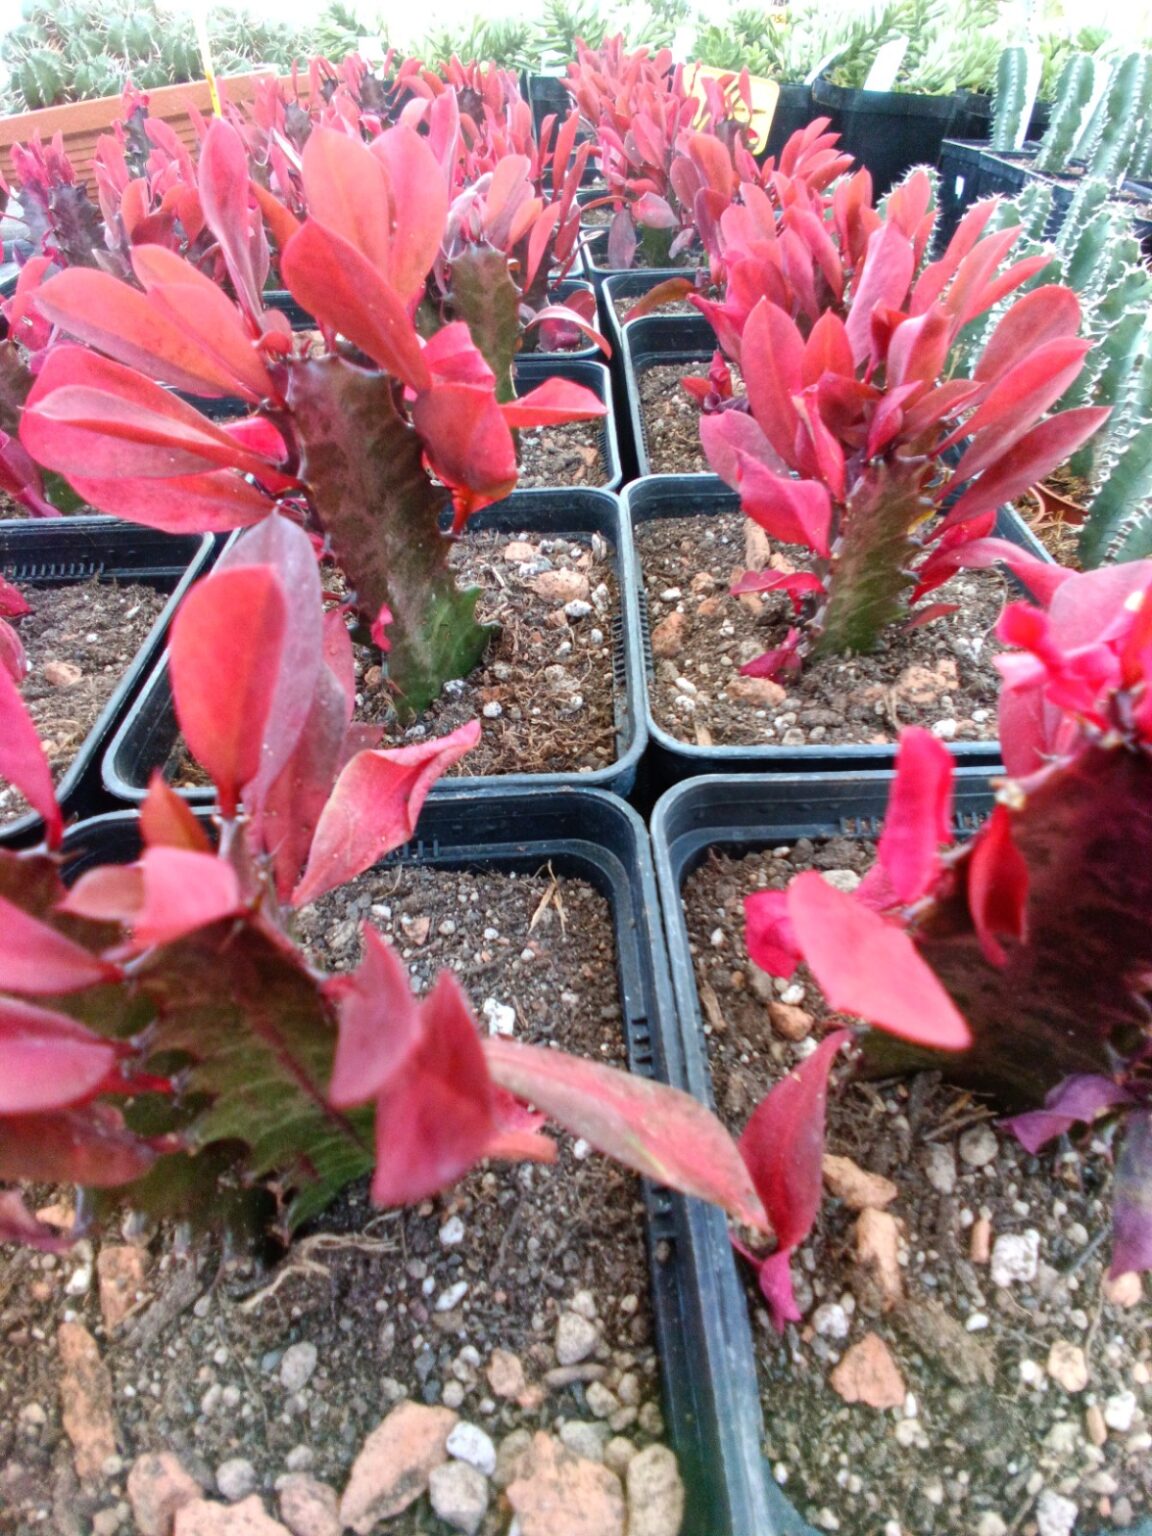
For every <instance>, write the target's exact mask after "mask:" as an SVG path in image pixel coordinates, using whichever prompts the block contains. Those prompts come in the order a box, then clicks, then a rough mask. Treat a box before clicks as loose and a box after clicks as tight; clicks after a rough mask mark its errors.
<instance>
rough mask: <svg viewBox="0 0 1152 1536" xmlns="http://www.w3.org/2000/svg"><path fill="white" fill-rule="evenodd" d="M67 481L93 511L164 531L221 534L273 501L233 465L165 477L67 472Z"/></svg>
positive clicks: (248, 521) (252, 519)
mask: <svg viewBox="0 0 1152 1536" xmlns="http://www.w3.org/2000/svg"><path fill="white" fill-rule="evenodd" d="M68 483H69V484H70V485H71V486H72V489H73V490H74V491H75V492H76V494H77V495H78V496H80V497H81V499H82V500H84V501H86V502H87V503H88V504H89V505H90V506H93V507H95V508H96V510H97V511H99V512H108V513H110V514H111V515H112V516H114V517H122V518H125V519H126V520H127V521H128V522H130V523H141V524H143V526H144V527H145V528H159V529H161V530H162V531H163V532H165V533H225V532H227V531H229V530H230V529H233V528H250V527H252V525H253V524H254V523H258V522H260V521H262V519H264V518H265V517H267V516H268V515H269V513H270V512H273V511H275V502H273V501H272V500H271V499H270V498H269V497H268V496H267V495H266V494H265V493H264V492H263V491H262V490H260V489H258V487H256V486H254V485H251V484H249V482H248V480H247V479H245V477H244V475H243V474H241V472H240V471H239V470H237V469H214V470H209V471H208V472H207V473H206V474H203V475H173V476H172V478H171V479H170V480H167V479H165V480H159V479H134V478H131V477H123V476H117V477H114V478H112V479H108V480H90V479H88V478H87V477H86V476H85V475H77V474H70V475H69V476H68Z"/></svg>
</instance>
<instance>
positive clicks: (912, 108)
mask: <svg viewBox="0 0 1152 1536" xmlns="http://www.w3.org/2000/svg"><path fill="white" fill-rule="evenodd" d="M966 94H967V93H965V95H966ZM812 116H813V117H830V118H831V119H832V127H833V128H834V129H835V130H837V131H838V132H839V134H840V148H841V149H842V150H844V151H845V152H846V153H847V154H850V155H851V156H852V157H853V159H854V160H857V161H859V162H860V164H861V165H864V166H867V168H868V170H869V171H871V173H872V181H873V186H874V190H875V193H876V196H877V197H882V196H883V195H884V193H885V192H887V191H888V189H889V188H890V187H891V186H892V185H893V184H894V183H895V182H897V181H899V180H900V178H901V177H902V176H903V175H904V173H905V172H906V171H908V170H910V169H911V168H912V166H914V165H935V164H936V161H937V159H938V158H939V155H940V146H941V144H942V143H943V141H944V140H945V139H946V138H947V137H948V136H949V135H950V134H953V133H955V132H956V131H957V128H958V126H959V125H960V124H961V123H962V122H968V121H969V113H968V107H967V102H966V101H965V100H964V99H963V98H962V96H961V94H960V93H959V92H952V93H951V94H950V95H947V96H920V95H917V94H915V93H914V92H912V91H865V90H858V89H855V88H849V87H847V86H842V85H833V84H832V83H831V82H830V81H828V80H816V81H814V82H813V85H812Z"/></svg>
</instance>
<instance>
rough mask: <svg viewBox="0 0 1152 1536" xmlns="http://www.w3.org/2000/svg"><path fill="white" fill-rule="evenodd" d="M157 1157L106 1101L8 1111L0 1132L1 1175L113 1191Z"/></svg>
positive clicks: (143, 1169) (8, 1177)
mask: <svg viewBox="0 0 1152 1536" xmlns="http://www.w3.org/2000/svg"><path fill="white" fill-rule="evenodd" d="M155 1160H156V1154H155V1153H154V1152H153V1151H152V1149H151V1148H150V1147H149V1146H148V1145H147V1144H146V1143H145V1142H142V1141H141V1140H140V1139H139V1138H138V1137H137V1136H135V1135H133V1133H132V1132H131V1131H129V1130H127V1129H126V1128H125V1125H124V1121H123V1118H122V1117H121V1115H120V1114H119V1113H118V1112H117V1111H116V1110H115V1109H113V1108H112V1107H111V1105H108V1104H88V1105H85V1106H83V1107H82V1108H78V1109H64V1110H60V1109H55V1110H52V1111H50V1112H49V1113H46V1114H39V1115H35V1114H29V1115H7V1116H5V1118H4V1134H3V1136H0V1178H2V1179H34V1180H36V1181H37V1182H40V1181H43V1182H45V1183H49V1184H80V1185H83V1186H84V1187H85V1188H87V1189H112V1188H114V1187H115V1186H116V1185H118V1184H129V1183H131V1182H132V1180H133V1179H137V1178H139V1177H140V1175H141V1174H142V1173H144V1172H146V1171H147V1169H148V1168H149V1167H150V1166H151V1165H152V1164H153V1163H154V1162H155Z"/></svg>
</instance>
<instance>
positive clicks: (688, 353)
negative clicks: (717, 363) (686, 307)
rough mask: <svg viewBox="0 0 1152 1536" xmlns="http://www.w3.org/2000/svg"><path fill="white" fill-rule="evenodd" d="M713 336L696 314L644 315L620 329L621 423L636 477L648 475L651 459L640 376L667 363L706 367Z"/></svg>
mask: <svg viewBox="0 0 1152 1536" xmlns="http://www.w3.org/2000/svg"><path fill="white" fill-rule="evenodd" d="M717 345H718V343H717V341H716V332H715V331H714V330H713V329H712V327H711V325H710V324H709V323H708V321H707V320H706V319H705V318H704V316H703V315H700V314H692V315H644V316H642V317H641V318H640V319H639V320H633V321H632V322H631V323H630V324H629V325H624V326H621V327H620V358H621V363H622V366H623V372H624V386H625V389H626V391H627V406H626V414H625V415H624V416H623V420H624V422H625V425H626V429H627V430H628V431H630V432H631V436H632V449H633V453H634V463H635V468H636V474H637V475H638V476H641V477H642V476H644V475H651V474H652V473H653V469H652V456H651V453H650V451H649V446H648V434H647V431H646V428H645V425H644V413H643V411H642V409H641V403H640V376H641V374H643V373H644V372H645V370H646V369H648V368H657V367H661V366H662V365H664V364H668V363H684V364H703V365H705V366H706V365H707V364H708V363H709V362H710V361H711V358H712V354H713V352H715V351H716V348H717Z"/></svg>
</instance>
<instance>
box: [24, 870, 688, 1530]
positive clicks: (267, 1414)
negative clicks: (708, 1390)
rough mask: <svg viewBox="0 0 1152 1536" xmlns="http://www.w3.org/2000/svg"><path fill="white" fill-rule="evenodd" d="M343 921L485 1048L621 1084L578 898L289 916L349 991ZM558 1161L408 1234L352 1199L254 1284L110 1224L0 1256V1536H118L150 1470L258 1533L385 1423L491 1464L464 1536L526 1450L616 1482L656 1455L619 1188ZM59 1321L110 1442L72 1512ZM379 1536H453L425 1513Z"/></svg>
mask: <svg viewBox="0 0 1152 1536" xmlns="http://www.w3.org/2000/svg"><path fill="white" fill-rule="evenodd" d="M364 921H370V922H371V923H373V924H374V925H375V926H376V927H378V928H379V929H380V930H381V931H382V932H384V933H386V934H387V935H388V936H389V937H390V938H391V939H392V941H393V942H394V943H395V944H396V945H397V946H398V947H399V948H400V950H401V953H402V954H403V956H404V958H405V960H406V961H407V963H408V965H409V967H410V969H411V971H412V973H413V976H414V978H415V984H416V986H417V987H418V988H419V989H426V988H427V987H428V986H429V985H430V983H431V981H432V979H433V977H434V975H435V974H436V972H437V971H438V970H439V969H440V968H442V967H443V966H445V965H450V966H452V967H453V968H454V969H455V970H456V971H457V973H458V974H459V976H460V978H461V981H462V982H463V984H464V986H465V989H466V990H467V991H468V993H469V995H470V997H471V999H472V1002H473V1006H474V1007H475V1009H476V1011H477V1016H478V1018H479V1019H480V1021H481V1024H482V1025H483V1024H484V1023H485V1022H487V1023H488V1025H489V1026H490V1027H498V1028H500V1029H501V1030H505V1031H511V1032H513V1033H514V1035H515V1036H516V1038H518V1039H521V1040H530V1041H536V1042H551V1041H555V1042H557V1043H558V1044H560V1045H562V1046H563V1047H564V1048H566V1049H569V1050H572V1051H575V1052H577V1053H580V1054H584V1055H588V1056H592V1057H595V1058H596V1059H597V1060H603V1061H609V1062H613V1063H616V1064H623V1063H624V1060H625V1049H624V1040H623V1033H622V1024H621V1014H620V1007H619V1000H618V987H617V980H616V958H615V944H614V941H613V937H612V928H611V915H610V909H609V905H608V903H607V901H606V900H605V898H604V897H602V896H601V895H600V894H599V893H598V892H596V891H595V890H593V889H592V888H591V887H590V886H588V885H587V884H585V883H584V882H581V881H578V880H572V879H566V878H562V879H560V880H559V881H558V880H556V879H555V878H553V876H552V873H551V870H550V869H544V870H541V871H539V872H538V873H536V874H532V875H510V874H503V873H493V872H476V871H473V870H467V871H464V870H459V871H457V870H435V869H415V868H411V867H408V866H396V867H391V868H388V867H384V868H380V869H377V870H374V871H370V872H369V873H368V874H366V875H364V876H361V877H360V878H359V879H358V880H357V881H354V882H352V883H351V884H350V885H348V886H346V887H344V888H343V889H342V890H341V891H339V892H336V893H333V895H332V896H329V897H326V898H324V900H323V901H322V902H321V903H319V904H318V906H317V907H316V908H315V909H313V910H310V911H308V912H306V913H305V914H304V915H303V916H302V917H301V918H300V920H299V927H300V936H301V938H302V940H303V942H304V943H305V947H307V948H308V949H309V950H310V952H311V953H312V955H313V957H314V959H315V960H316V961H317V963H319V964H321V965H323V966H325V967H328V968H332V969H335V970H345V969H349V968H351V967H352V966H353V965H355V964H356V962H357V960H358V958H359V952H360V946H361V940H360V925H361V923H362V922H364ZM558 1143H559V1149H560V1150H559V1158H558V1161H557V1162H556V1163H555V1164H554V1165H553V1166H551V1167H548V1166H545V1165H531V1164H525V1165H519V1166H510V1165H502V1164H491V1165H488V1166H486V1167H484V1168H482V1169H481V1170H477V1171H476V1172H474V1173H473V1174H472V1175H470V1176H469V1177H468V1178H466V1179H465V1180H464V1181H463V1182H462V1183H460V1184H459V1185H458V1186H457V1187H456V1188H455V1189H454V1190H453V1191H451V1192H450V1193H448V1194H446V1195H444V1196H442V1197H441V1198H439V1199H437V1200H435V1201H431V1200H430V1201H427V1202H425V1203H424V1204H423V1205H422V1206H420V1207H419V1208H418V1209H413V1210H406V1211H395V1210H391V1211H379V1210H375V1209H373V1208H372V1207H371V1206H370V1205H369V1203H368V1201H367V1194H366V1190H365V1188H364V1187H363V1186H362V1185H356V1186H353V1187H352V1188H351V1189H350V1190H349V1191H347V1192H346V1194H345V1195H344V1196H343V1197H341V1198H340V1199H339V1200H338V1201H337V1202H336V1203H335V1204H334V1205H333V1206H332V1207H331V1208H330V1209H329V1211H328V1212H326V1213H325V1215H324V1216H323V1217H322V1218H320V1219H319V1220H317V1221H316V1222H315V1223H313V1224H312V1226H311V1227H310V1228H309V1229H308V1230H306V1231H304V1232H302V1233H301V1234H300V1235H299V1237H298V1239H297V1241H296V1243H295V1245H294V1247H293V1248H292V1249H291V1250H290V1252H289V1254H288V1256H287V1258H285V1259H284V1260H283V1261H282V1262H281V1263H280V1265H279V1267H278V1268H276V1269H274V1270H271V1271H258V1270H256V1269H254V1268H253V1266H252V1264H251V1263H250V1262H248V1261H243V1260H237V1259H235V1258H234V1257H233V1258H231V1259H227V1258H225V1257H224V1255H222V1254H221V1253H220V1252H199V1253H193V1254H189V1253H188V1252H186V1251H185V1250H184V1249H183V1248H182V1247H181V1244H180V1241H179V1234H173V1233H172V1232H169V1231H167V1230H159V1231H152V1232H149V1231H148V1230H146V1229H142V1228H141V1225H140V1224H139V1223H138V1222H135V1223H134V1222H131V1221H129V1222H127V1223H126V1225H125V1236H123V1237H121V1236H119V1235H117V1234H115V1233H114V1232H109V1233H108V1234H107V1235H106V1237H105V1239H104V1240H103V1242H102V1244H101V1245H100V1250H101V1251H100V1252H97V1253H96V1254H94V1253H93V1248H96V1246H97V1245H96V1244H92V1245H82V1246H81V1247H80V1248H79V1249H77V1250H74V1251H73V1252H72V1253H71V1254H70V1255H67V1256H65V1257H64V1258H63V1259H57V1258H55V1257H54V1256H51V1255H46V1256H40V1255H36V1254H33V1253H32V1252H30V1251H28V1250H23V1249H5V1250H3V1252H2V1254H0V1337H2V1338H3V1340H4V1345H3V1350H2V1353H0V1385H2V1387H3V1391H4V1396H5V1401H6V1402H7V1404H8V1405H9V1411H8V1412H6V1413H5V1414H4V1415H3V1417H2V1419H0V1511H3V1513H0V1530H2V1531H4V1532H5V1533H6V1536H7V1533H13V1536H31V1533H32V1532H35V1531H43V1530H53V1531H57V1532H69V1533H71V1532H75V1533H77V1536H79V1533H81V1532H82V1533H84V1536H87V1533H88V1532H89V1531H91V1530H93V1525H92V1524H90V1523H89V1522H90V1520H91V1517H92V1516H93V1515H95V1517H96V1519H97V1520H99V1519H100V1512H101V1511H103V1512H105V1513H104V1517H103V1523H102V1524H99V1525H96V1526H95V1529H96V1530H97V1531H104V1532H108V1533H111V1532H114V1531H115V1530H117V1529H120V1528H121V1525H120V1522H121V1521H122V1522H123V1525H122V1528H123V1529H124V1530H125V1531H126V1532H127V1531H130V1530H132V1529H133V1528H134V1527H133V1525H132V1521H131V1518H130V1515H129V1512H128V1506H127V1503H126V1502H125V1494H126V1485H125V1473H126V1471H127V1470H128V1467H129V1466H130V1464H131V1462H132V1460H133V1458H135V1457H136V1456H138V1455H140V1454H141V1453H143V1452H151V1451H159V1450H170V1451H173V1452H175V1454H176V1455H177V1456H178V1457H179V1458H180V1461H181V1462H182V1463H183V1465H184V1466H185V1467H186V1468H187V1469H188V1470H189V1471H191V1472H192V1474H193V1476H194V1477H195V1478H196V1479H197V1480H198V1481H199V1482H200V1483H201V1485H202V1487H204V1488H205V1489H206V1490H207V1491H208V1492H209V1493H211V1494H213V1495H215V1496H217V1497H219V1496H220V1494H221V1493H223V1492H224V1490H225V1488H226V1487H234V1486H239V1485H240V1483H241V1482H242V1483H243V1486H244V1487H245V1489H246V1491H248V1492H252V1491H255V1492H256V1493H258V1494H259V1495H261V1496H262V1497H263V1499H264V1501H265V1504H266V1506H267V1507H270V1508H273V1509H275V1507H276V1506H275V1494H274V1491H273V1490H274V1488H275V1484H276V1480H277V1479H278V1478H280V1477H282V1476H283V1475H284V1474H285V1473H286V1472H297V1473H299V1472H301V1471H307V1472H310V1473H311V1474H312V1475H313V1476H314V1477H316V1478H318V1479H320V1480H322V1481H324V1482H326V1483H328V1484H329V1485H330V1486H332V1487H334V1488H335V1489H336V1490H337V1491H339V1489H341V1488H342V1487H343V1485H344V1483H345V1481H346V1479H347V1476H348V1472H349V1468H350V1466H351V1463H352V1461H353V1459H354V1457H355V1456H356V1454H357V1452H358V1451H359V1449H360V1447H361V1444H362V1443H363V1441H364V1439H365V1436H366V1435H367V1434H368V1433H369V1432H370V1431H371V1430H373V1429H374V1428H375V1427H376V1425H377V1424H378V1423H379V1422H380V1421H381V1420H382V1419H383V1418H384V1417H385V1416H386V1415H387V1414H388V1413H389V1411H390V1410H391V1409H392V1408H393V1407H394V1406H395V1404H396V1403H398V1402H399V1401H401V1400H403V1399H405V1398H409V1399H412V1400H414V1401H415V1402H417V1403H424V1404H437V1405H442V1406H445V1407H450V1408H453V1409H455V1410H456V1411H457V1412H458V1413H459V1415H460V1417H461V1419H462V1420H464V1421H466V1422H468V1423H470V1424H472V1425H474V1426H476V1427H477V1428H479V1429H481V1430H483V1431H484V1433H485V1434H486V1435H488V1436H490V1437H491V1440H492V1441H493V1442H495V1444H496V1447H497V1467H496V1472H495V1475H494V1476H493V1477H492V1483H491V1487H490V1503H489V1508H488V1514H487V1516H486V1517H485V1519H484V1521H483V1523H482V1525H481V1526H480V1533H481V1536H495V1533H496V1532H504V1531H506V1530H507V1527H508V1522H509V1510H508V1507H507V1504H506V1502H505V1500H504V1498H503V1497H502V1493H501V1491H500V1490H501V1489H502V1488H503V1487H504V1486H505V1484H506V1482H507V1481H510V1480H511V1477H512V1476H513V1475H515V1473H514V1470H513V1464H514V1462H515V1460H516V1457H517V1453H518V1452H523V1450H524V1447H525V1445H526V1444H527V1441H528V1438H529V1433H530V1432H531V1431H534V1430H537V1429H546V1430H548V1431H550V1432H553V1433H558V1434H560V1435H561V1436H562V1438H563V1439H564V1440H565V1443H566V1444H567V1443H571V1444H572V1445H573V1446H574V1447H575V1446H582V1447H583V1450H582V1451H581V1454H584V1455H593V1456H596V1457H598V1459H605V1451H606V1450H607V1453H608V1454H607V1459H608V1461H609V1464H610V1465H612V1464H613V1462H614V1460H615V1463H616V1464H617V1465H620V1466H622V1465H623V1464H625V1463H626V1461H627V1459H628V1457H629V1455H631V1454H634V1452H635V1450H636V1448H637V1447H640V1446H643V1445H645V1444H646V1443H648V1442H650V1441H652V1440H653V1439H659V1438H660V1437H661V1436H662V1434H663V1424H662V1420H661V1415H660V1408H659V1383H658V1377H657V1361H656V1357H655V1354H654V1351H653V1348H652V1344H651V1333H652V1324H651V1313H650V1306H649V1298H648V1277H647V1265H646V1260H645V1252H644V1246H643V1240H642V1231H643V1224H642V1219H641V1217H642V1205H641V1202H640V1190H639V1185H638V1182H637V1181H636V1180H635V1179H634V1178H633V1177H632V1176H631V1175H628V1174H625V1173H623V1172H621V1171H619V1170H617V1169H616V1168H615V1167H613V1166H612V1165H610V1164H608V1163H607V1162H605V1161H604V1160H602V1159H600V1158H598V1157H596V1156H595V1155H589V1149H588V1147H587V1145H586V1144H585V1143H582V1142H579V1141H575V1142H574V1141H573V1140H572V1139H571V1138H570V1137H567V1136H564V1135H560V1136H559V1137H558ZM109 1250H113V1251H114V1252H115V1253H116V1254H117V1255H118V1256H119V1257H120V1259H121V1262H122V1261H123V1255H124V1254H125V1252H126V1251H128V1252H131V1250H135V1254H136V1259H135V1263H136V1265H137V1266H138V1282H137V1289H136V1292H135V1295H134V1297H133V1298H132V1305H131V1308H130V1311H129V1313H128V1316H127V1318H126V1319H125V1320H124V1321H123V1322H122V1323H120V1325H119V1326H112V1325H111V1324H110V1323H109V1321H108V1317H107V1314H106V1313H105V1312H104V1311H103V1310H102V1306H101V1300H100V1296H99V1295H98V1287H97V1285H96V1284H95V1283H94V1279H93V1260H94V1258H95V1263H96V1270H97V1273H100V1272H101V1271H102V1269H103V1265H104V1263H105V1262H106V1260H105V1259H104V1258H103V1254H106V1253H108V1252H109ZM562 1318H564V1319H565V1320H566V1321H565V1323H564V1325H563V1326H564V1328H565V1329H566V1333H567V1347H566V1348H565V1350H563V1351H562V1353H564V1355H565V1360H566V1363H564V1364H560V1363H558V1359H557V1346H558V1344H559V1342H560V1340H559V1335H558V1327H559V1326H560V1325H561V1319H562ZM573 1318H575V1320H576V1321H575V1322H573V1321H572V1319H573ZM70 1319H71V1320H79V1321H81V1322H82V1323H83V1324H84V1325H85V1326H86V1327H87V1328H88V1329H89V1330H90V1332H91V1334H92V1335H93V1336H94V1337H95V1339H96V1340H97V1345H98V1349H99V1352H100V1354H101V1355H102V1357H103V1361H104V1364H105V1365H106V1367H107V1368H108V1370H109V1371H110V1373H111V1404H112V1407H113V1412H114V1414H115V1419H116V1430H117V1444H118V1454H117V1456H116V1457H115V1458H113V1460H112V1461H110V1462H108V1463H107V1467H106V1470H105V1471H104V1472H103V1473H102V1474H101V1476H100V1477H99V1478H97V1479H95V1480H94V1481H93V1482H92V1483H91V1484H88V1485H85V1486H84V1487H78V1486H77V1484H76V1481H75V1477H74V1475H73V1473H72V1455H71V1447H70V1446H69V1444H68V1441H67V1439H66V1438H65V1434H64V1431H63V1429H62V1424H61V1383H60V1379H59V1366H58V1357H57V1352H56V1336H57V1329H58V1327H59V1325H60V1324H61V1323H62V1322H64V1321H66V1320H70ZM573 1335H577V1336H579V1337H578V1338H576V1340H575V1347H573V1343H574V1340H573ZM498 1351H499V1352H503V1354H502V1355H501V1354H498V1353H497V1352H498ZM573 1356H575V1357H576V1358H575V1359H573ZM577 1426H579V1427H577ZM620 1437H623V1438H620ZM238 1459H239V1461H242V1462H243V1463H244V1466H243V1467H241V1468H240V1469H239V1471H238V1470H237V1461H238ZM240 1472H243V1478H241V1477H240ZM218 1474H219V1476H218ZM235 1496H238V1495H235ZM113 1511H119V1520H117V1519H116V1517H115V1516H114V1515H113V1514H112V1512H113ZM50 1521H51V1522H53V1523H51V1524H49V1523H48V1522H50ZM386 1528H387V1530H388V1532H389V1533H395V1536H413V1533H417V1532H422V1533H441V1536H448V1533H449V1532H450V1531H451V1527H450V1526H448V1525H447V1524H445V1523H444V1522H442V1521H440V1520H438V1519H437V1518H436V1517H435V1516H434V1515H433V1513H432V1511H431V1508H430V1506H429V1503H428V1500H427V1497H426V1496H421V1497H420V1498H419V1499H418V1500H417V1502H416V1503H414V1504H413V1505H412V1506H411V1507H410V1508H409V1509H408V1510H407V1511H406V1512H405V1513H403V1514H401V1515H399V1516H398V1517H397V1518H395V1519H393V1520H390V1521H388V1522H387V1527H386ZM318 1529H319V1528H318ZM323 1529H325V1530H327V1529H328V1527H326V1526H325V1527H323ZM381 1529H384V1527H383V1526H382V1527H381Z"/></svg>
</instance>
